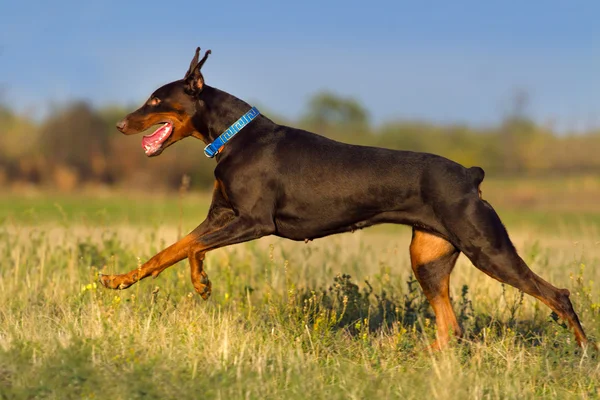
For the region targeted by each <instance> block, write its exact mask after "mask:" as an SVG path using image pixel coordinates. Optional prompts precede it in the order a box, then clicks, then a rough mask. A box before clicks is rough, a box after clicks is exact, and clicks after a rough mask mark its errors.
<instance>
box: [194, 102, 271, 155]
mask: <svg viewBox="0 0 600 400" xmlns="http://www.w3.org/2000/svg"><path fill="white" fill-rule="evenodd" d="M259 115H260V111H258V110H257V109H256V107H252V108H251V109H250V111H248V112H247V113H246V114H244V115H242V118H240V119H238V120H237V121H236V122H235V123H234V124H233V125H231V126H230V127H229V128H227V130H226V131H225V132H223V133H222V134H221V136H219V137H218V138H216V139H215V141H214V142H212V143H211V144H209V145H208V146H206V147H205V148H204V154H205V155H206V157H208V158H213V157H214V156H216V155H217V154H219V152H220V151H221V148H222V147H223V146H225V143H227V142H229V141H230V140H231V138H232V137H234V136H235V135H236V133H238V132H239V131H241V130H242V129H243V128H244V127H245V126H246V125H248V124H249V123H250V122H252V120H253V119H254V118H256V117H258V116H259Z"/></svg>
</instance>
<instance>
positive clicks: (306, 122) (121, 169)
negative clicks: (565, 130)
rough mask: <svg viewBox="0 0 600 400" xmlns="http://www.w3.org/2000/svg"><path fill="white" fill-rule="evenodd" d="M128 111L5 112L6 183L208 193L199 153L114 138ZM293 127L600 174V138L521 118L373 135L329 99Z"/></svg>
mask: <svg viewBox="0 0 600 400" xmlns="http://www.w3.org/2000/svg"><path fill="white" fill-rule="evenodd" d="M128 111H130V110H126V109H124V108H122V107H114V106H113V107H105V108H101V109H98V108H94V107H93V106H91V105H90V104H87V103H85V102H74V103H71V104H68V105H66V106H64V107H61V108H57V109H55V110H53V112H51V113H50V115H49V116H48V117H47V118H46V119H45V120H43V121H41V122H36V121H34V120H32V119H30V118H28V117H27V116H24V115H19V114H16V113H15V112H13V111H12V110H10V109H9V108H7V107H5V106H0V126H2V129H0V183H2V184H10V183H27V184H36V185H44V186H47V187H51V188H55V189H58V190H71V189H75V188H77V187H80V186H82V185H89V184H93V185H98V184H100V185H118V186H126V187H128V188H137V189H140V190H144V189H153V190H155V189H157V188H164V189H176V188H178V187H179V184H180V182H181V177H182V176H183V175H184V174H186V175H188V176H190V177H191V180H192V187H193V188H196V189H204V188H208V187H210V186H211V185H212V181H213V168H214V164H213V161H211V160H208V159H206V158H205V157H204V156H203V155H202V148H203V144H202V143H200V142H198V143H196V144H195V145H189V146H181V145H174V146H173V147H172V148H169V149H168V150H167V151H165V152H164V153H163V154H162V155H161V156H160V157H158V158H155V159H151V160H148V159H147V158H146V156H145V155H144V153H143V152H142V151H141V149H140V138H139V136H132V137H124V136H122V135H121V134H119V133H118V132H117V130H116V129H115V128H114V126H115V123H116V122H117V121H118V120H119V119H121V118H122V117H123V116H124V115H125V114H127V112H128ZM267 115H269V113H267ZM288 124H291V125H296V126H299V127H302V128H305V129H308V130H312V131H314V132H317V133H320V134H322V135H325V136H328V137H331V138H334V139H337V140H340V141H343V142H347V143H355V144H362V145H372V146H381V147H387V148H392V149H403V150H412V151H423V152H429V153H434V154H440V155H442V156H445V157H448V158H450V159H453V160H455V161H457V162H459V163H461V164H464V165H467V166H471V165H479V166H481V167H483V168H484V169H485V170H486V172H487V173H488V174H495V175H515V174H519V175H522V174H529V175H550V174H563V175H564V174H574V173H590V172H591V173H595V172H597V171H599V170H600V158H599V157H597V154H598V153H599V152H600V132H599V131H591V132H587V133H585V134H577V135H569V134H566V135H559V134H557V133H556V132H554V131H552V130H551V129H550V128H547V127H542V126H539V125H536V124H535V123H534V122H533V121H531V120H529V119H528V118H527V117H525V116H523V115H522V114H520V113H515V114H514V115H511V116H508V117H507V118H505V120H504V121H503V122H502V123H501V124H500V125H499V126H496V127H491V128H485V129H483V128H473V127H469V126H465V125H439V124H431V123H427V122H418V121H417V122H416V121H392V122H388V123H386V124H384V125H381V126H378V127H374V126H372V125H371V124H370V122H369V112H368V111H367V110H366V109H365V108H364V107H363V106H362V105H361V104H360V103H359V102H358V101H357V100H355V99H352V98H344V97H340V96H337V95H335V94H332V93H328V92H324V93H318V94H316V95H315V96H314V97H313V98H312V99H310V100H309V102H308V104H307V112H306V113H305V114H304V116H303V117H302V118H301V119H300V121H299V122H298V123H293V122H292V123H288ZM188 140H190V141H191V142H195V141H194V140H192V139H188Z"/></svg>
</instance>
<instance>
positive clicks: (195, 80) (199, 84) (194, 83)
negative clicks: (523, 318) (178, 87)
mask: <svg viewBox="0 0 600 400" xmlns="http://www.w3.org/2000/svg"><path fill="white" fill-rule="evenodd" d="M199 54H200V47H198V48H197V49H196V55H195V56H194V58H193V59H192V62H191V64H190V69H189V70H188V72H187V73H186V74H185V78H184V80H185V85H186V90H187V91H188V92H189V93H191V94H198V93H200V92H201V91H202V89H203V88H204V76H202V72H200V70H201V69H202V66H203V65H204V63H205V62H206V59H207V58H208V55H209V54H211V51H210V50H208V51H207V52H206V53H204V57H202V60H200V62H198V56H199Z"/></svg>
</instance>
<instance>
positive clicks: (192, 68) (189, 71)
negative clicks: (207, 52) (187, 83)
mask: <svg viewBox="0 0 600 400" xmlns="http://www.w3.org/2000/svg"><path fill="white" fill-rule="evenodd" d="M199 56H200V47H196V54H195V55H194V58H192V62H191V63H190V67H189V68H188V70H187V72H186V73H185V76H184V77H183V79H187V78H188V77H189V76H190V75H191V74H192V72H193V71H194V68H196V65H198V57H199Z"/></svg>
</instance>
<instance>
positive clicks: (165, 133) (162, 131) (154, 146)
mask: <svg viewBox="0 0 600 400" xmlns="http://www.w3.org/2000/svg"><path fill="white" fill-rule="evenodd" d="M171 133H173V124H172V123H170V122H165V123H163V124H162V125H161V126H160V128H158V129H157V130H156V131H154V133H153V134H152V135H147V136H144V137H143V138H142V147H143V148H144V152H146V155H147V156H151V155H153V154H155V153H156V152H157V151H158V150H160V148H161V147H162V144H163V143H164V142H165V140H167V139H168V138H169V136H171Z"/></svg>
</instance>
